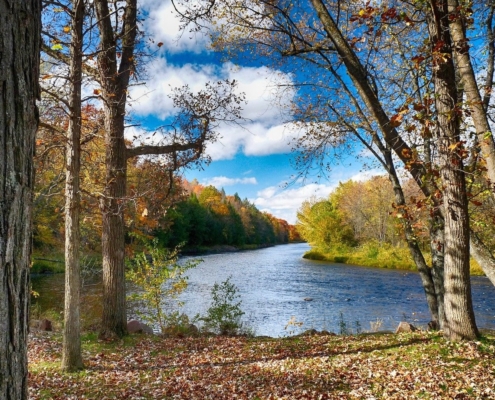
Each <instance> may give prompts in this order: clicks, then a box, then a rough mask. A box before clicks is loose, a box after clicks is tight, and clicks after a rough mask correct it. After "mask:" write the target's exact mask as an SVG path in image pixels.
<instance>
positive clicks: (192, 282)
mask: <svg viewBox="0 0 495 400" xmlns="http://www.w3.org/2000/svg"><path fill="white" fill-rule="evenodd" d="M308 249H309V246H308V245H307V244H305V243H299V244H289V245H280V246H275V247H270V248H266V249H260V250H252V251H243V252H236V253H223V254H212V255H205V256H201V257H195V258H201V259H203V262H202V263H201V264H200V265H199V266H198V267H196V268H195V269H192V270H189V272H188V276H189V286H188V288H187V290H186V291H185V292H184V293H183V294H182V295H181V297H180V300H182V301H184V303H185V304H184V306H183V307H182V311H183V312H185V313H186V314H188V315H189V316H193V315H195V314H197V313H200V314H204V312H205V311H206V309H207V308H208V306H209V304H210V301H211V296H210V291H211V288H212V287H213V285H214V283H215V282H218V283H220V282H222V281H225V280H226V279H227V278H229V277H230V281H231V282H232V283H234V284H235V285H236V286H237V287H238V289H239V295H240V299H241V301H242V304H241V307H242V309H243V311H244V312H245V315H244V317H243V319H244V321H245V323H246V325H247V326H248V327H250V328H251V329H253V330H254V333H255V334H256V335H267V336H285V335H291V334H295V333H299V332H301V331H303V330H306V329H311V328H314V329H317V330H322V329H325V330H328V331H332V332H335V333H339V332H341V331H342V330H343V329H346V330H347V331H352V332H356V330H362V331H369V330H372V329H373V328H374V329H380V330H393V329H395V328H396V326H397V325H398V323H399V322H400V321H404V320H406V321H408V322H411V323H412V324H415V325H417V326H425V325H426V324H427V323H428V321H429V319H430V318H429V313H428V308H427V305H426V300H425V295H424V292H423V288H422V286H421V281H420V278H419V276H418V274H417V273H415V272H409V271H401V270H387V269H379V268H368V267H358V266H352V265H344V264H334V263H327V262H319V261H310V260H305V259H303V258H302V255H303V254H304V252H305V251H307V250H308ZM57 280H58V281H59V282H61V283H62V284H63V280H62V279H60V278H57V277H44V278H41V279H38V280H34V283H33V286H34V289H35V290H38V291H39V292H40V294H41V296H42V297H43V296H47V295H48V294H46V293H44V292H45V291H46V290H47V289H46V288H50V290H51V291H54V290H55V291H56V292H57V293H58V294H57V293H55V292H52V294H51V295H50V296H59V295H60V292H61V288H60V287H58V288H57V286H59V285H60V283H59V284H56V282H55V281H57ZM471 282H472V289H473V300H474V307H475V314H476V322H477V324H478V326H479V327H480V328H490V329H495V287H494V286H493V285H492V284H491V283H490V281H489V280H488V279H487V278H485V277H473V278H472V279H471ZM309 299H311V300H309ZM60 303H61V302H60V301H58V304H60ZM291 319H292V320H293V321H297V322H302V323H303V324H302V326H296V325H289V326H287V323H288V322H289V321H290V320H291ZM372 324H373V326H372Z"/></svg>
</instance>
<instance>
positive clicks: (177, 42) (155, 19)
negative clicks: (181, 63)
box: [140, 0, 210, 53]
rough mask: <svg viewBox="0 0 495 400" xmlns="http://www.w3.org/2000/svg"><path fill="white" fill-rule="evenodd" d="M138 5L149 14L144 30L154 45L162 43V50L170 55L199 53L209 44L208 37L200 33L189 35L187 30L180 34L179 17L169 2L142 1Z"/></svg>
mask: <svg viewBox="0 0 495 400" xmlns="http://www.w3.org/2000/svg"><path fill="white" fill-rule="evenodd" d="M140 5H141V6H142V7H143V8H144V9H145V10H147V11H148V13H149V14H148V17H147V18H146V20H145V21H144V30H145V31H146V32H147V33H148V34H149V35H150V36H151V37H152V38H153V40H154V41H155V43H159V42H162V43H163V47H162V49H166V50H167V51H169V52H171V53H180V52H184V51H190V52H193V53H201V52H203V51H205V49H206V48H207V46H208V45H209V44H210V40H209V38H208V36H205V35H203V34H202V33H190V32H189V29H187V28H186V30H185V31H184V32H181V30H180V20H179V15H178V14H177V12H176V11H175V9H174V7H173V4H172V2H171V1H156V0H143V1H140Z"/></svg>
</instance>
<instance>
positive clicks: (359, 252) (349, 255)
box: [303, 243, 484, 276]
mask: <svg viewBox="0 0 495 400" xmlns="http://www.w3.org/2000/svg"><path fill="white" fill-rule="evenodd" d="M424 254H425V257H426V261H427V262H430V261H431V257H430V254H429V253H426V252H425V253H424ZM303 258H305V259H307V260H314V261H328V262H332V263H339V264H349V265H359V266H363V267H375V268H386V269H402V270H408V271H416V265H415V264H414V261H413V260H412V258H411V255H410V254H409V250H408V249H407V248H406V247H395V246H392V245H390V244H387V243H366V244H364V245H362V246H359V247H354V248H340V249H321V248H313V247H312V248H311V249H310V250H309V251H307V252H305V253H304V255H303ZM471 275H475V276H482V275H484V273H483V270H482V269H481V267H480V266H479V265H478V263H477V262H476V261H475V260H474V259H471Z"/></svg>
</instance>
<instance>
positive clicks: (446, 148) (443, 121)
mask: <svg viewBox="0 0 495 400" xmlns="http://www.w3.org/2000/svg"><path fill="white" fill-rule="evenodd" d="M430 7H431V9H430V12H429V13H427V17H428V30H429V33H430V44H431V54H432V59H433V80H434V85H435V104H436V111H437V120H438V125H437V128H436V130H435V133H436V138H437V140H438V149H439V158H440V162H441V164H440V176H441V180H442V184H443V187H444V190H443V197H442V200H443V207H444V219H445V276H444V287H445V297H444V301H445V319H446V323H445V324H444V326H443V329H444V332H445V335H446V336H447V337H448V338H449V339H451V340H460V339H475V338H476V337H477V336H478V330H477V328H476V323H475V318H474V310H473V304H472V298H471V281H470V277H469V215H468V199H467V191H466V179H465V172H464V168H463V158H464V156H463V153H464V149H463V143H462V142H461V138H460V120H459V113H458V112H456V108H457V107H458V98H457V95H458V91H457V85H456V70H455V66H454V60H453V51H452V38H451V35H450V32H449V29H448V21H449V19H450V18H449V13H448V9H447V4H446V3H445V2H444V1H442V0H440V1H435V0H432V1H431V2H430Z"/></svg>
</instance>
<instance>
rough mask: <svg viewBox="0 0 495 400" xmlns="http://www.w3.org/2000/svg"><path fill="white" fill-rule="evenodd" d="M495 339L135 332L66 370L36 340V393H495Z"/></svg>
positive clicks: (51, 348) (44, 339)
mask: <svg viewBox="0 0 495 400" xmlns="http://www.w3.org/2000/svg"><path fill="white" fill-rule="evenodd" d="M494 344H495V340H494V339H493V338H491V339H484V341H483V342H476V343H474V342H466V343H448V342H445V341H444V340H443V339H442V338H441V337H439V336H438V335H436V334H429V333H425V332H419V333H414V334H404V335H361V336H343V337H338V336H328V335H313V336H304V337H291V338H282V339H269V338H254V339H250V338H244V337H201V338H182V339H162V338H158V337H149V336H133V337H131V338H128V339H126V340H125V341H122V342H120V343H117V344H111V343H110V344H108V343H97V342H96V343H95V341H93V342H87V343H86V342H83V348H84V357H85V363H86V370H84V371H82V372H80V373H76V374H68V373H63V372H61V371H60V370H59V365H60V364H59V363H60V353H61V339H60V337H59V336H57V335H46V334H41V333H37V334H36V335H35V336H32V337H31V340H30V344H29V363H30V377H29V379H30V381H29V382H30V398H31V399H70V398H74V399H93V398H98V399H165V398H167V399H219V400H220V399H301V398H303V399H378V398H387V399H415V398H418V397H425V398H429V399H442V398H452V399H454V398H459V399H493V398H495V391H494V385H493V381H494V379H495V357H494V355H495V346H494Z"/></svg>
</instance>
